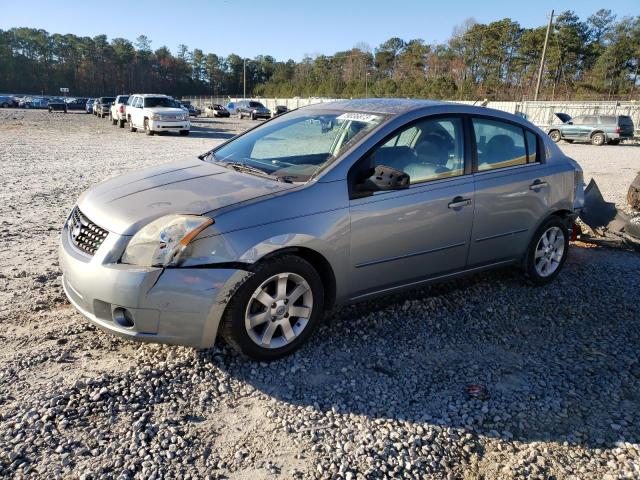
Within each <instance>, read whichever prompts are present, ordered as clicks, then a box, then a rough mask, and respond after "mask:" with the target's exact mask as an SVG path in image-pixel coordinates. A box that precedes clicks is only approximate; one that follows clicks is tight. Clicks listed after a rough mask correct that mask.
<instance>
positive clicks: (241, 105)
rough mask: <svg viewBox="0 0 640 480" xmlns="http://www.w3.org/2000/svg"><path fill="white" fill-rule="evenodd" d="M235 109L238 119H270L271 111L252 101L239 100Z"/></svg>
mask: <svg viewBox="0 0 640 480" xmlns="http://www.w3.org/2000/svg"><path fill="white" fill-rule="evenodd" d="M236 109H237V110H238V116H239V117H240V118H244V117H249V118H250V119H251V120H255V119H256V118H271V110H269V109H268V108H267V107H265V106H264V105H262V104H261V103H260V102H256V101H254V100H240V101H239V102H238V103H236Z"/></svg>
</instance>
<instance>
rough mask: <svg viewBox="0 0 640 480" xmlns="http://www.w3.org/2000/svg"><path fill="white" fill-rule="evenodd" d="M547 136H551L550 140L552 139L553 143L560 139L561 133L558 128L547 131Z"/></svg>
mask: <svg viewBox="0 0 640 480" xmlns="http://www.w3.org/2000/svg"><path fill="white" fill-rule="evenodd" d="M549 137H550V138H551V140H553V141H554V142H555V143H558V142H559V141H560V139H561V138H562V135H560V130H551V131H550V132H549Z"/></svg>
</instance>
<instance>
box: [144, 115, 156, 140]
mask: <svg viewBox="0 0 640 480" xmlns="http://www.w3.org/2000/svg"><path fill="white" fill-rule="evenodd" d="M144 133H146V134H147V135H149V136H151V135H153V133H154V132H153V130H151V127H149V120H147V119H146V118H145V119H144Z"/></svg>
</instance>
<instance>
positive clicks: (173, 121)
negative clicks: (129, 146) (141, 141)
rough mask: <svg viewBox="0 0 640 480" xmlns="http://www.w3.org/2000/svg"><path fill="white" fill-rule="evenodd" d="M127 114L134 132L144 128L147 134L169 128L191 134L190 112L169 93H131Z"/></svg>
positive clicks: (182, 133)
mask: <svg viewBox="0 0 640 480" xmlns="http://www.w3.org/2000/svg"><path fill="white" fill-rule="evenodd" d="M126 114H127V122H129V128H130V129H131V131H132V132H135V131H136V130H137V129H138V128H143V129H144V132H145V133H146V134H147V135H153V134H154V133H156V132H162V131H167V130H169V131H171V130H173V131H176V130H177V131H179V132H180V135H189V130H190V129H191V122H190V121H189V112H187V111H185V110H184V109H182V108H180V106H179V105H178V102H177V101H176V100H174V99H173V98H171V97H169V96H167V95H158V94H148V93H147V94H136V95H131V97H129V100H128V102H127V108H126Z"/></svg>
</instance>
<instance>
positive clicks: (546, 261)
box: [525, 217, 569, 285]
mask: <svg viewBox="0 0 640 480" xmlns="http://www.w3.org/2000/svg"><path fill="white" fill-rule="evenodd" d="M568 252H569V230H568V229H567V226H566V224H565V223H564V222H563V221H562V219H560V218H558V217H552V218H550V219H549V220H547V221H546V222H545V223H544V224H543V225H542V226H541V227H540V228H538V230H537V231H536V234H535V235H534V236H533V239H532V240H531V244H530V245H529V249H528V250H527V256H526V259H525V274H526V276H527V277H528V278H529V280H530V281H531V282H533V283H534V284H536V285H545V284H547V283H549V282H551V281H552V280H553V279H554V278H556V276H558V274H559V273H560V270H561V269H562V266H563V265H564V262H565V261H566V259H567V254H568Z"/></svg>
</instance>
